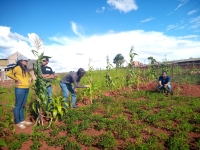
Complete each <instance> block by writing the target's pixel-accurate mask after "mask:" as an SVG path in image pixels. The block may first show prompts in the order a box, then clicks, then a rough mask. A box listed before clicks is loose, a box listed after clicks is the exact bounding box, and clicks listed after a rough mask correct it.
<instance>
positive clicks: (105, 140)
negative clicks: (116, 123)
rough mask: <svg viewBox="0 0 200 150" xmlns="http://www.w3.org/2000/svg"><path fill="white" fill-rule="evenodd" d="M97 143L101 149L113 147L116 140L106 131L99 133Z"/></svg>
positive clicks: (115, 144)
mask: <svg viewBox="0 0 200 150" xmlns="http://www.w3.org/2000/svg"><path fill="white" fill-rule="evenodd" d="M97 145H98V146H100V147H101V148H103V149H114V148H116V146H117V141H116V140H115V138H114V136H113V135H112V133H111V132H110V131H108V132H107V133H106V134H102V135H100V137H99V140H98V143H97Z"/></svg>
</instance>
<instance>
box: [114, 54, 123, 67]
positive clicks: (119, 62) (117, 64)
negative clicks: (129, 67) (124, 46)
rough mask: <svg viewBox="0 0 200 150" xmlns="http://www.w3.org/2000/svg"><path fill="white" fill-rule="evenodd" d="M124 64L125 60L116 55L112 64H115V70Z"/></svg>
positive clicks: (120, 55)
mask: <svg viewBox="0 0 200 150" xmlns="http://www.w3.org/2000/svg"><path fill="white" fill-rule="evenodd" d="M124 62H125V60H124V56H123V55H122V54H117V55H116V56H115V58H114V59H113V63H114V64H116V68H121V67H122V65H123V63H124Z"/></svg>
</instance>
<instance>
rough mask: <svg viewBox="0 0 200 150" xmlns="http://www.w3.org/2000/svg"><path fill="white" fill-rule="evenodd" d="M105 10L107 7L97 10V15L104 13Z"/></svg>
mask: <svg viewBox="0 0 200 150" xmlns="http://www.w3.org/2000/svg"><path fill="white" fill-rule="evenodd" d="M104 10H105V7H101V9H97V10H96V13H103V12H104Z"/></svg>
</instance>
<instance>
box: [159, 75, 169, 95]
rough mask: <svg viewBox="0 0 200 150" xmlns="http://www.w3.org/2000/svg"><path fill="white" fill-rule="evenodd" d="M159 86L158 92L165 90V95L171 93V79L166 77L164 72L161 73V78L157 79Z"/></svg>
mask: <svg viewBox="0 0 200 150" xmlns="http://www.w3.org/2000/svg"><path fill="white" fill-rule="evenodd" d="M158 80H159V83H158V84H159V85H158V90H159V91H161V90H165V92H166V94H168V93H170V92H171V89H172V86H171V84H170V82H171V78H170V76H168V75H167V72H166V71H163V72H162V76H160V77H159V79H158Z"/></svg>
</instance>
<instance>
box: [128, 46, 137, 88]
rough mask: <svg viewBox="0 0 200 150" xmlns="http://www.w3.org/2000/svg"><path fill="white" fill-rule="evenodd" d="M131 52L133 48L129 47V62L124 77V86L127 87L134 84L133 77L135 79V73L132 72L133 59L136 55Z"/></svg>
mask: <svg viewBox="0 0 200 150" xmlns="http://www.w3.org/2000/svg"><path fill="white" fill-rule="evenodd" d="M133 51H134V48H133V47H131V50H130V52H129V57H130V62H129V63H128V71H127V76H126V84H127V86H129V87H130V86H131V85H132V84H134V83H135V77H136V73H135V72H134V66H133V63H134V61H133V59H134V57H135V56H136V55H138V54H137V53H134V52H133ZM138 83H139V82H138Z"/></svg>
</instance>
